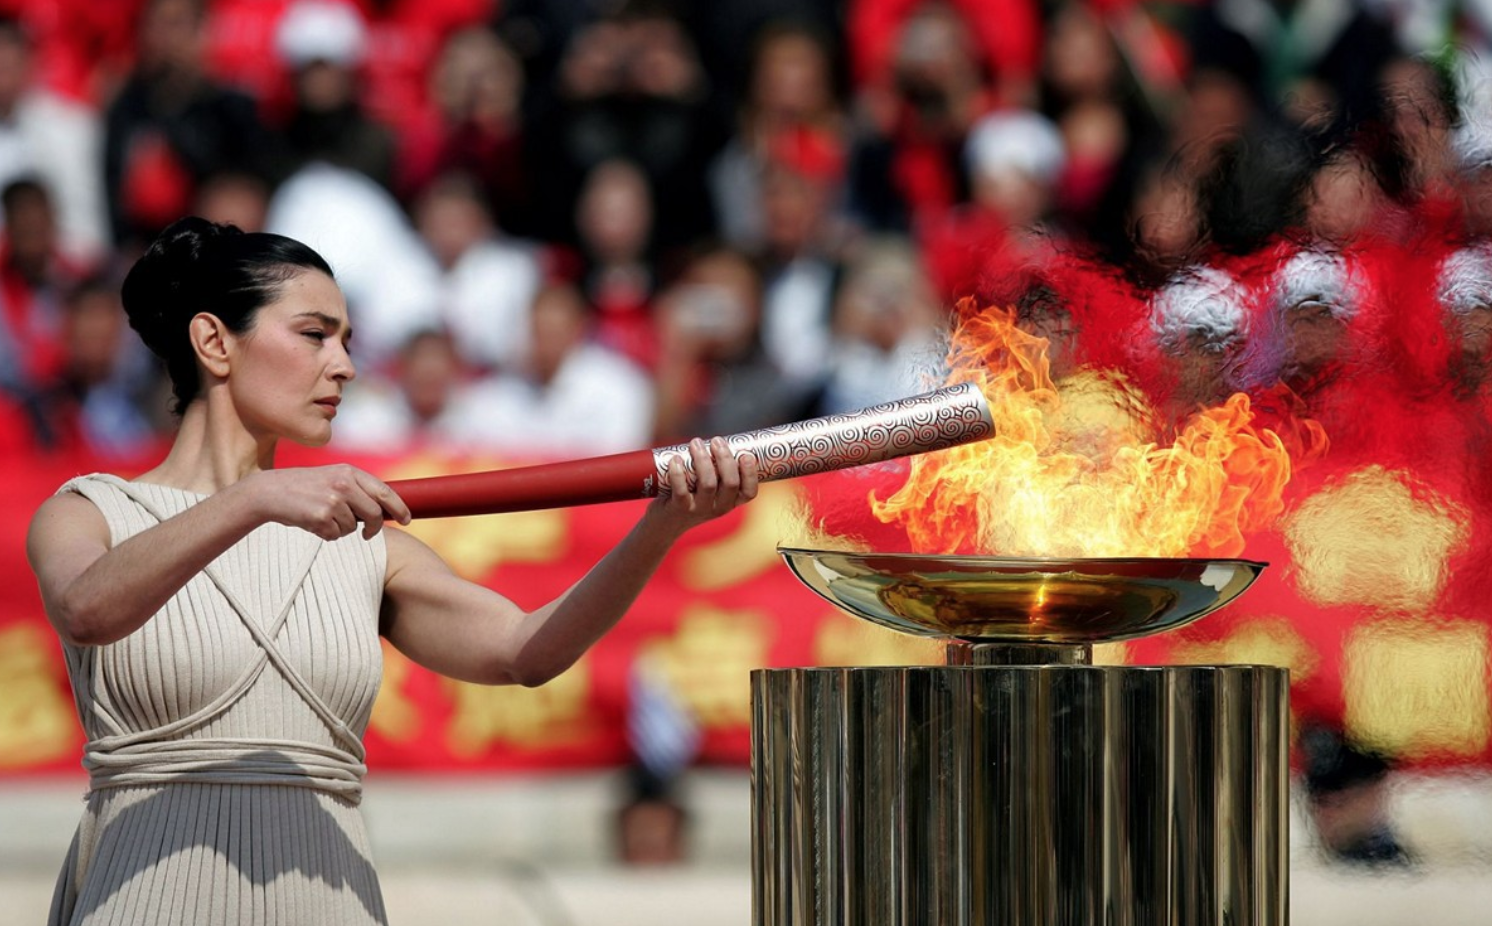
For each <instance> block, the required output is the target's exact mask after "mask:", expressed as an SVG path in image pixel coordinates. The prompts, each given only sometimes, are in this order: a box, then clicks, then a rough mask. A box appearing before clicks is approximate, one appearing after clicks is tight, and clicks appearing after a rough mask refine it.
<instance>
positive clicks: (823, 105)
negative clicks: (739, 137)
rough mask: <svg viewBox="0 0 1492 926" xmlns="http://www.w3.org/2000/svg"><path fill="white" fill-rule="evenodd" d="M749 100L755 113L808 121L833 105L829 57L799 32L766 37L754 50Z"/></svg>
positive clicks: (766, 116)
mask: <svg viewBox="0 0 1492 926" xmlns="http://www.w3.org/2000/svg"><path fill="white" fill-rule="evenodd" d="M751 100H752V103H753V106H754V108H755V109H756V111H757V113H758V115H760V116H762V117H765V118H768V119H779V120H783V121H808V120H812V119H815V118H817V117H819V116H822V115H824V114H826V113H828V112H830V111H832V110H833V108H834V94H833V90H832V85H831V82H830V79H829V61H828V56H827V55H826V54H825V52H824V50H823V48H822V47H821V46H820V45H819V44H818V43H817V42H815V41H814V40H813V39H812V38H810V37H809V36H807V35H804V34H802V33H794V32H784V33H780V34H778V35H776V36H773V37H772V38H770V39H768V40H767V41H766V42H765V43H764V44H763V45H762V47H761V50H760V51H759V52H758V53H757V59H756V70H755V71H754V72H753V74H752V81H751Z"/></svg>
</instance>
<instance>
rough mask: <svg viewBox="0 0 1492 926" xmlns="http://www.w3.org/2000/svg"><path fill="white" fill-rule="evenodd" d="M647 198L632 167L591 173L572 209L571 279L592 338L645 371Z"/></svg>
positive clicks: (650, 270) (653, 357) (650, 356)
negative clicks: (586, 306)
mask: <svg viewBox="0 0 1492 926" xmlns="http://www.w3.org/2000/svg"><path fill="white" fill-rule="evenodd" d="M652 194H653V191H652V187H651V185H650V184H649V183H648V178H647V175H646V174H644V173H643V171H642V170H641V169H640V168H639V167H638V166H637V165H636V164H633V163H632V162H630V161H626V160H621V159H616V160H611V161H605V162H603V163H601V164H598V165H596V167H595V168H594V169H593V170H591V172H590V173H589V174H588V175H587V176H586V179H585V184H584V186H582V187H581V190H580V199H579V201H578V202H577V203H576V205H575V233H576V238H577V240H578V241H579V252H578V263H579V268H578V270H577V271H576V275H577V277H578V280H579V285H580V288H581V291H582V292H583V293H584V294H585V298H586V301H587V302H589V303H590V305H591V308H592V309H593V310H594V311H595V313H596V339H597V340H598V341H599V342H600V343H602V344H604V345H606V346H607V347H609V348H611V349H613V350H616V351H619V352H620V353H622V354H623V355H625V356H626V357H629V358H630V359H632V360H633V361H634V362H636V363H638V364H640V365H642V366H643V367H646V368H651V367H652V366H653V365H654V363H656V361H657V350H658V346H657V333H656V331H655V328H654V323H653V315H652V303H653V296H654V292H655V290H656V288H657V276H656V271H655V268H654V259H653V225H654V214H653V195H652Z"/></svg>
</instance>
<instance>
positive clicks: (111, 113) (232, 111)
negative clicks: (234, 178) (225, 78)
mask: <svg viewBox="0 0 1492 926" xmlns="http://www.w3.org/2000/svg"><path fill="white" fill-rule="evenodd" d="M204 17H205V10H204V6H203V2H202V0H149V2H148V3H147V4H146V6H145V9H144V11H143V13H142V14H141V17H140V22H139V31H138V43H139V44H138V51H139V57H138V59H137V61H136V64H135V68H134V70H133V71H132V72H131V74H130V76H129V79H128V80H127V81H126V83H125V85H124V87H123V88H122V89H121V90H120V93H119V95H118V96H117V97H116V98H115V99H114V101H113V102H112V103H111V104H110V106H109V109H108V112H107V117H106V123H105V136H104V137H105V142H104V179H105V187H106V189H107V192H108V197H109V203H110V207H111V219H112V222H113V232H114V240H115V243H116V244H118V245H121V246H124V247H126V248H134V247H139V246H142V245H143V242H145V241H146V240H148V239H149V238H150V237H151V236H153V235H154V234H155V233H156V232H159V231H160V230H161V229H163V228H164V227H165V226H166V225H168V224H169V223H170V222H172V221H174V220H175V219H177V218H179V217H180V216H181V215H183V214H185V213H186V212H187V210H188V209H189V208H190V206H191V203H192V197H193V195H194V194H195V192H196V188H197V185H198V183H200V182H201V180H202V178H204V177H206V176H208V175H210V174H213V173H216V172H218V171H221V170H228V169H237V170H245V171H247V172H249V173H255V174H262V173H264V171H265V167H266V165H265V163H264V162H265V159H266V153H267V151H268V150H269V144H268V136H267V134H266V132H265V130H264V127H263V124H262V123H261V122H260V120H259V115H258V112H257V110H256V104H255V101H254V100H253V99H252V98H250V97H249V96H247V95H245V94H243V93H241V92H238V91H236V90H232V89H229V88H228V87H225V86H222V85H220V84H218V83H216V82H215V81H214V80H212V79H211V78H210V77H209V76H208V75H207V74H206V72H205V71H204V70H203V55H202V52H203V38H204V32H203V26H204Z"/></svg>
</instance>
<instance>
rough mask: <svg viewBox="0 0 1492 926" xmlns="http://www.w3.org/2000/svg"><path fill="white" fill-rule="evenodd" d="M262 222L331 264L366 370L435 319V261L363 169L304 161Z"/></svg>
mask: <svg viewBox="0 0 1492 926" xmlns="http://www.w3.org/2000/svg"><path fill="white" fill-rule="evenodd" d="M264 225H265V228H264V230H265V231H268V232H273V233H275V234H279V235H285V236H286V237H289V238H294V239H295V240H297V241H302V242H305V243H306V244H307V245H309V246H310V247H312V248H314V249H315V250H316V251H317V252H318V253H320V254H321V255H322V256H323V257H325V258H326V260H327V262H328V263H329V264H331V266H332V269H333V270H334V271H335V272H336V274H337V283H338V285H340V286H341V288H342V292H343V293H344V294H345V295H346V297H347V304H348V308H349V309H350V310H351V312H352V319H353V324H354V326H355V327H356V328H357V351H358V363H359V366H360V367H361V369H362V372H363V373H364V374H367V373H369V372H374V371H376V370H377V369H378V367H379V365H380V364H383V363H386V362H388V361H389V360H391V359H392V358H393V357H394V356H395V355H396V354H397V353H398V352H399V350H400V348H401V347H403V345H404V344H405V343H406V342H407V341H408V340H409V339H410V338H411V337H413V336H414V334H415V333H416V332H419V331H424V330H427V329H431V328H439V327H440V324H441V322H440V310H439V304H438V301H437V300H438V292H439V286H440V267H439V265H438V264H437V263H436V262H435V259H434V258H433V257H431V256H430V252H429V250H428V249H427V248H426V247H425V245H424V243H423V242H422V241H421V240H420V237H419V235H418V234H416V233H415V230H414V227H413V226H412V225H411V224H410V221H409V218H408V216H407V215H406V214H405V212H404V210H403V209H402V208H401V207H400V205H399V203H398V202H397V201H396V200H395V199H394V197H393V195H392V194H390V193H389V192H388V191H387V190H385V189H384V188H383V187H381V186H379V185H378V183H376V182H375V181H373V180H372V179H370V178H369V177H368V176H366V175H365V174H361V173H359V172H357V171H355V170H349V169H347V168H345V167H336V166H334V165H331V164H325V163H312V164H308V165H307V166H305V167H303V168H301V169H300V170H299V171H297V172H296V173H295V175H294V176H292V177H290V178H289V179H288V180H286V181H285V182H284V183H282V184H280V186H279V187H278V188H277V189H276V190H275V193H274V195H273V196H272V197H271V198H270V202H269V209H268V212H267V215H266V217H265V221H264Z"/></svg>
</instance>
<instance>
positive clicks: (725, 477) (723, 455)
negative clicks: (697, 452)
mask: <svg viewBox="0 0 1492 926" xmlns="http://www.w3.org/2000/svg"><path fill="white" fill-rule="evenodd" d="M710 456H711V457H712V458H713V462H714V464H715V474H716V479H717V489H716V492H715V498H714V499H713V507H714V508H716V509H718V510H725V511H729V510H730V509H731V508H734V507H735V506H736V496H737V495H738V494H739V493H740V491H741V466H740V463H739V462H738V461H737V460H736V456H735V454H733V453H731V451H730V445H729V444H727V443H726V442H725V438H723V437H716V438H714V439H712V440H711V441H710Z"/></svg>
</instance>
